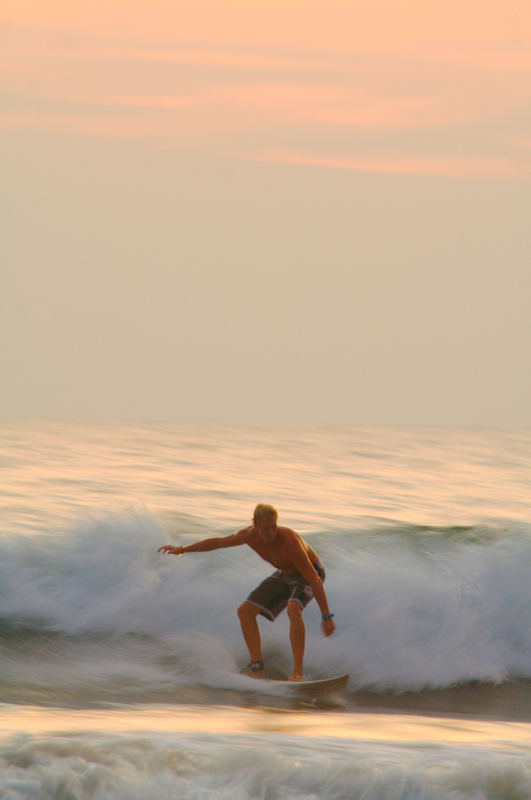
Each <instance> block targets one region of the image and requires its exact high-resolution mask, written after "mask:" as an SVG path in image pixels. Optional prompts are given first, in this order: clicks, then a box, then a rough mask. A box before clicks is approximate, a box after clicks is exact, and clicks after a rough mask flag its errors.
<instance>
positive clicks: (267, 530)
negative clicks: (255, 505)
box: [255, 519, 277, 542]
mask: <svg viewBox="0 0 531 800" xmlns="http://www.w3.org/2000/svg"><path fill="white" fill-rule="evenodd" d="M255 528H256V530H257V531H258V535H259V537H260V539H261V540H262V541H263V542H272V541H273V539H274V538H275V536H276V535H277V521H276V520H275V519H268V520H266V521H265V522H262V523H261V524H260V525H255Z"/></svg>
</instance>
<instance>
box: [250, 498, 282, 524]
mask: <svg viewBox="0 0 531 800" xmlns="http://www.w3.org/2000/svg"><path fill="white" fill-rule="evenodd" d="M277 517H278V514H277V510H276V508H273V506H268V505H265V504H264V503H258V505H257V506H256V508H255V510H254V514H253V522H254V524H255V525H261V524H262V523H263V522H269V521H271V520H274V521H275V522H276V521H277Z"/></svg>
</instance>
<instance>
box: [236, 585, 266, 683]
mask: <svg viewBox="0 0 531 800" xmlns="http://www.w3.org/2000/svg"><path fill="white" fill-rule="evenodd" d="M258 613H259V609H258V608H257V607H256V606H255V605H253V604H252V603H249V602H248V601H247V600H245V602H243V603H242V604H241V606H240V607H239V608H238V616H239V618H240V625H241V627H242V633H243V638H244V639H245V644H246V645H247V647H248V650H249V655H250V657H251V663H253V662H258V661H261V660H262V643H261V641H260V630H259V629H258V622H257V620H256V617H257V615H258ZM246 674H247V675H250V676H251V677H252V678H263V677H264V670H263V669H261V670H260V669H259V670H253V671H252V672H251V671H249V672H248V673H246Z"/></svg>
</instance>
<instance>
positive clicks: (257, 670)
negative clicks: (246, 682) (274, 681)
mask: <svg viewBox="0 0 531 800" xmlns="http://www.w3.org/2000/svg"><path fill="white" fill-rule="evenodd" d="M242 675H247V677H248V678H263V677H264V662H263V661H262V660H260V661H251V663H250V664H247V666H246V667H245V669H243V670H242Z"/></svg>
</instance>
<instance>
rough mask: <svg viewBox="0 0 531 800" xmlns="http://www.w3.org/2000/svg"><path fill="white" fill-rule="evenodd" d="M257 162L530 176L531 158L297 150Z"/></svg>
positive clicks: (415, 172) (471, 175)
mask: <svg viewBox="0 0 531 800" xmlns="http://www.w3.org/2000/svg"><path fill="white" fill-rule="evenodd" d="M254 160H255V161H265V162H269V163H275V164H294V165H301V166H310V167H326V168H329V169H340V170H348V171H353V172H380V173H387V174H393V175H426V176H430V175H431V176H440V177H455V178H480V177H485V178H487V177H517V176H527V177H529V176H531V158H527V159H521V158H520V159H510V158H504V157H498V158H496V157H489V156H485V157H466V158H458V157H455V156H440V157H429V158H421V157H414V156H404V157H401V156H397V157H389V156H387V157H386V156H381V157H374V156H373V157H367V158H352V159H348V158H342V159H339V158H326V157H320V156H311V155H302V154H297V153H289V154H288V153H284V154H271V155H264V156H262V155H257V156H255V157H254Z"/></svg>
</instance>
